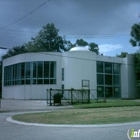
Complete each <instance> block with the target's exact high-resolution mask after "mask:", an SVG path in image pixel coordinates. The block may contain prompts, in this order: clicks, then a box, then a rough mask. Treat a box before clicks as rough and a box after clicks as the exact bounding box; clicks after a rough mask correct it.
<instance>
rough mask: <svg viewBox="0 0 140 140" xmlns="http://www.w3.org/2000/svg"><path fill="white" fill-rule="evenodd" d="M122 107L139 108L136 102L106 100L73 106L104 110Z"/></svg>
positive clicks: (139, 104) (138, 103) (139, 103)
mask: <svg viewBox="0 0 140 140" xmlns="http://www.w3.org/2000/svg"><path fill="white" fill-rule="evenodd" d="M124 106H140V102H138V101H137V100H121V99H118V100H107V102H95V101H92V103H90V104H75V105H74V107H75V108H105V107H124Z"/></svg>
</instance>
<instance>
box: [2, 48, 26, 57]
mask: <svg viewBox="0 0 140 140" xmlns="http://www.w3.org/2000/svg"><path fill="white" fill-rule="evenodd" d="M26 52H28V49H27V48H26V46H24V45H22V46H16V47H13V48H11V49H9V50H8V52H7V53H6V54H4V55H3V56H2V59H5V58H8V57H11V56H14V55H17V54H22V53H26Z"/></svg>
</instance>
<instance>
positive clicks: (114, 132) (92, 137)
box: [0, 100, 140, 140]
mask: <svg viewBox="0 0 140 140" xmlns="http://www.w3.org/2000/svg"><path fill="white" fill-rule="evenodd" d="M29 106H30V107H29ZM66 108H71V106H67V107H63V106H62V107H58V106H57V107H54V106H51V107H50V106H47V105H46V104H45V102H43V101H30V100H28V101H25V100H2V108H1V109H0V110H5V111H10V112H5V113H0V140H118V139H119V140H128V138H127V130H128V129H130V128H134V129H135V130H138V129H140V125H139V123H138V124H129V125H128V124H127V125H120V126H106V125H105V126H101V127H65V126H63V127H50V126H47V127H46V126H26V125H20V124H14V123H11V122H8V121H6V119H7V118H8V117H10V116H12V115H14V114H18V113H21V111H22V113H23V111H26V112H31V111H37V110H39V111H50V110H55V109H66ZM133 139H135V138H133Z"/></svg>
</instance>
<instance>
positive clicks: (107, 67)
mask: <svg viewBox="0 0 140 140" xmlns="http://www.w3.org/2000/svg"><path fill="white" fill-rule="evenodd" d="M105 73H112V64H111V63H105Z"/></svg>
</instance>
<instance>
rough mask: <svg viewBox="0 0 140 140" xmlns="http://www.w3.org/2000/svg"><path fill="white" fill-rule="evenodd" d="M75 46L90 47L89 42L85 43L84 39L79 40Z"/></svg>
mask: <svg viewBox="0 0 140 140" xmlns="http://www.w3.org/2000/svg"><path fill="white" fill-rule="evenodd" d="M75 45H78V46H82V47H84V46H87V45H88V42H86V41H84V40H83V39H77V40H76V43H75Z"/></svg>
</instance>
